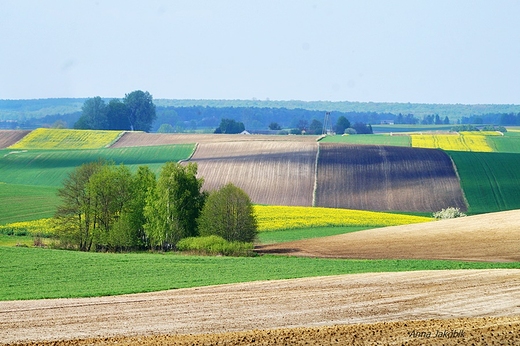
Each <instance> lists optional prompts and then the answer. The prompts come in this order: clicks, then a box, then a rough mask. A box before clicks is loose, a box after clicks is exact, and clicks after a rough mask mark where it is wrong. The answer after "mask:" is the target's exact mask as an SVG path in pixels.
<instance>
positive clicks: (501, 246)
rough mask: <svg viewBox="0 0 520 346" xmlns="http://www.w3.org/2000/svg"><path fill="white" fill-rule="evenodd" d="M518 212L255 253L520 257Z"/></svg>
mask: <svg viewBox="0 0 520 346" xmlns="http://www.w3.org/2000/svg"><path fill="white" fill-rule="evenodd" d="M519 220H520V210H511V211H504V212H499V213H489V214H482V215H476V216H468V217H465V218H458V219H452V220H442V221H434V222H427V223H421V224H413V225H405V226H392V227H385V228H378V229H371V230H366V231H361V232H354V233H347V234H341V235H337V236H331V237H323V238H316V239H306V240H299V241H294V242H288V243H280V244H272V245H265V246H262V247H261V248H260V251H262V252H267V253H281V254H284V255H286V254H290V255H293V256H313V257H334V258H366V259H379V258H394V259H395V258H415V259H448V260H466V261H489V262H509V261H520V221H519Z"/></svg>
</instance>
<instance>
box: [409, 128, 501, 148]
mask: <svg viewBox="0 0 520 346" xmlns="http://www.w3.org/2000/svg"><path fill="white" fill-rule="evenodd" d="M411 138H412V147H414V148H439V149H444V150H456V151H479V152H491V151H493V149H492V148H491V147H490V146H489V144H488V143H487V142H486V136H485V135H482V134H473V133H471V132H467V133H460V134H449V135H447V134H442V135H440V134H439V135H436V134H431V135H411Z"/></svg>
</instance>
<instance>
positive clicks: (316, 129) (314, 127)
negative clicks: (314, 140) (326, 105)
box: [309, 119, 323, 135]
mask: <svg viewBox="0 0 520 346" xmlns="http://www.w3.org/2000/svg"><path fill="white" fill-rule="evenodd" d="M322 133H323V123H322V122H321V121H319V120H316V119H313V120H312V121H311V124H310V125H309V134H311V135H321V134H322Z"/></svg>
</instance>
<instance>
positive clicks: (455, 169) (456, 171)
mask: <svg viewBox="0 0 520 346" xmlns="http://www.w3.org/2000/svg"><path fill="white" fill-rule="evenodd" d="M437 150H441V151H443V152H444V154H446V155H447V156H448V157H449V158H450V161H451V165H452V166H453V171H454V172H455V175H456V176H457V180H458V181H459V187H460V191H461V192H462V198H463V199H464V203H465V204H466V210H465V211H468V210H469V208H470V205H469V202H468V199H467V198H466V191H464V188H463V187H462V180H461V179H460V175H459V170H458V169H457V165H456V164H455V161H453V157H451V155H450V154H448V153H447V152H446V151H444V150H442V149H437Z"/></svg>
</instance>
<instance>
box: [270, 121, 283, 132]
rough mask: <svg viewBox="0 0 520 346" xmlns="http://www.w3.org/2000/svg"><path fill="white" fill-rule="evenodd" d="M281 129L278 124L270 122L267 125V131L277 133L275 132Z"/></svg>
mask: <svg viewBox="0 0 520 346" xmlns="http://www.w3.org/2000/svg"><path fill="white" fill-rule="evenodd" d="M281 129H282V128H281V127H280V125H279V124H278V123H275V122H272V123H270V124H269V130H273V131H277V130H281Z"/></svg>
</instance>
